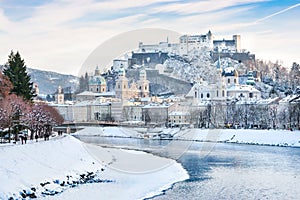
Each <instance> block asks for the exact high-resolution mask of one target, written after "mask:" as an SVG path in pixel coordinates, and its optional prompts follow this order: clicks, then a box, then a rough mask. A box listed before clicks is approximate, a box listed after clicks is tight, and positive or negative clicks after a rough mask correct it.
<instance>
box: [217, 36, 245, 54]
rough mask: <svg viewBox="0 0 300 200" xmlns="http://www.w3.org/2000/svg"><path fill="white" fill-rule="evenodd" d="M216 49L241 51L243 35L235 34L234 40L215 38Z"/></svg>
mask: <svg viewBox="0 0 300 200" xmlns="http://www.w3.org/2000/svg"><path fill="white" fill-rule="evenodd" d="M213 47H214V51H216V52H224V53H225V52H234V53H239V52H241V50H242V49H241V36H240V35H233V36H232V40H225V39H224V38H223V40H214V41H213Z"/></svg>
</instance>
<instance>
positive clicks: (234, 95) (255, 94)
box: [186, 67, 261, 105]
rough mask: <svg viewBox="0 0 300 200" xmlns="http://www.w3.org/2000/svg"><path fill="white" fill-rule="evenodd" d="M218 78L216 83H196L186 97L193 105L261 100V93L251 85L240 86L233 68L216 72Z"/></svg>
mask: <svg viewBox="0 0 300 200" xmlns="http://www.w3.org/2000/svg"><path fill="white" fill-rule="evenodd" d="M218 73H219V78H218V80H217V81H216V83H213V84H209V83H208V82H207V81H203V80H200V81H199V82H197V83H196V84H195V85H194V86H193V87H192V88H191V90H190V91H189V93H188V94H187V95H186V98H187V99H189V100H191V101H192V102H193V103H194V104H197V105H199V104H201V103H202V102H203V101H210V102H221V103H222V102H223V103H226V101H227V100H236V99H237V100H244V101H257V100H260V99H261V92H260V91H258V90H257V89H256V88H255V87H254V86H252V85H240V84H239V78H238V72H237V70H235V69H234V68H233V67H227V68H225V69H224V70H220V69H219V70H218Z"/></svg>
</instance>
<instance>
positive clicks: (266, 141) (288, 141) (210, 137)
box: [175, 129, 300, 147]
mask: <svg viewBox="0 0 300 200" xmlns="http://www.w3.org/2000/svg"><path fill="white" fill-rule="evenodd" d="M175 138H176V139H179V140H180V139H184V140H194V141H207V142H227V143H239V144H255V145H272V146H290V147H300V131H287V130H253V129H186V130H184V131H181V132H179V133H178V134H177V135H176V137H175Z"/></svg>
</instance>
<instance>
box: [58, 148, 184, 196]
mask: <svg viewBox="0 0 300 200" xmlns="http://www.w3.org/2000/svg"><path fill="white" fill-rule="evenodd" d="M87 149H88V151H89V152H90V153H91V154H92V155H94V157H95V159H96V160H99V161H100V162H102V163H103V164H104V165H105V166H107V169H106V170H105V171H106V173H103V175H102V176H101V177H102V178H103V179H112V180H115V181H114V182H113V183H111V184H92V185H90V186H86V185H83V186H82V187H79V188H76V189H75V190H68V191H66V192H64V193H62V194H60V195H59V196H58V199H66V198H70V199H124V200H126V199H129V200H131V199H143V198H146V197H151V196H154V195H157V194H159V193H160V191H162V190H164V189H167V188H169V187H170V186H171V185H172V184H173V183H174V182H178V181H183V180H185V179H187V178H188V174H187V172H186V171H185V170H184V169H183V168H182V167H181V165H180V164H179V163H176V162H175V161H174V160H171V159H166V158H160V157H157V156H153V155H151V154H147V153H144V152H140V151H132V150H120V149H110V148H108V149H105V148H99V147H97V146H95V145H90V144H87Z"/></svg>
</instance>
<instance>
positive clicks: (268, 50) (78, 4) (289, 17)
mask: <svg viewBox="0 0 300 200" xmlns="http://www.w3.org/2000/svg"><path fill="white" fill-rule="evenodd" d="M299 19H300V1H296V0H147V1H139V0H107V1H102V0H0V63H1V64H4V63H5V62H6V61H7V58H8V54H9V53H10V51H11V50H14V51H19V52H20V54H21V56H22V57H23V58H24V59H25V62H26V64H27V67H31V68H38V69H43V70H51V71H56V72H60V73H68V74H74V75H77V74H78V72H79V71H80V69H81V68H82V65H83V63H85V60H86V59H87V57H89V55H90V54H91V53H92V52H93V50H94V49H96V48H97V47H98V46H99V45H101V44H102V43H103V42H105V41H108V40H110V39H111V38H112V37H113V36H116V35H119V34H122V33H124V32H127V31H131V30H136V29H143V28H159V29H167V30H171V31H175V32H178V33H180V34H205V33H207V31H208V30H211V31H212V33H213V34H214V35H215V37H216V39H222V38H227V39H231V36H232V35H233V34H240V35H241V36H242V48H244V49H247V50H249V51H250V52H252V53H255V54H256V57H257V58H260V59H264V60H268V59H271V60H272V61H274V62H275V61H276V60H280V61H282V62H283V64H284V65H285V66H287V67H290V65H291V63H292V62H298V63H300V37H299V36H300V20H299ZM157 42H159V41H157ZM176 42H177V41H176ZM120 45H122V44H121V43H120ZM136 46H138V44H136ZM100 63H101V62H99V64H100Z"/></svg>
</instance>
